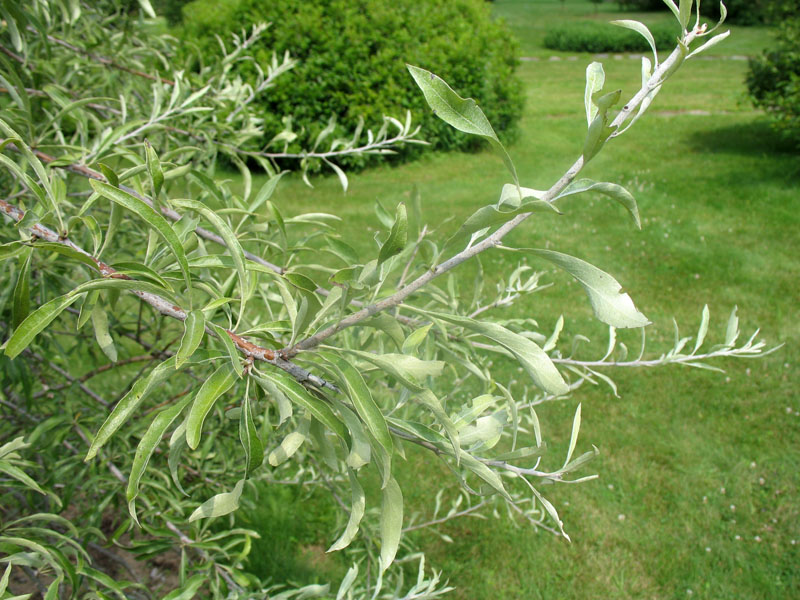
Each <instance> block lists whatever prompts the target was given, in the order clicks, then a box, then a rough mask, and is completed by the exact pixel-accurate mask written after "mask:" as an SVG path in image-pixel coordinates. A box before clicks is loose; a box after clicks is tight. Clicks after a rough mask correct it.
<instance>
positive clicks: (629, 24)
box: [610, 19, 658, 67]
mask: <svg viewBox="0 0 800 600" xmlns="http://www.w3.org/2000/svg"><path fill="white" fill-rule="evenodd" d="M610 23H611V24H612V25H617V26H618V27H624V28H625V29H630V30H631V31H635V32H636V33H638V34H639V35H641V36H642V37H643V38H644V39H646V40H647V43H648V44H650V48H652V50H653V60H654V62H655V65H656V67H658V50H656V41H655V40H654V39H653V34H652V33H650V30H649V29H648V28H647V26H646V25H645V24H644V23H640V22H639V21H632V20H629V19H620V20H619V21H610Z"/></svg>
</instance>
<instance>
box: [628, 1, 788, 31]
mask: <svg viewBox="0 0 800 600" xmlns="http://www.w3.org/2000/svg"><path fill="white" fill-rule="evenodd" d="M723 1H724V3H725V8H726V9H728V17H727V19H726V21H725V22H726V23H728V24H730V25H762V24H764V23H768V22H770V21H771V15H770V10H771V5H772V4H773V2H774V0H723ZM675 3H676V4H678V2H677V0H676V2H675ZM617 4H619V7H620V8H621V9H622V10H635V11H650V10H658V11H662V10H669V9H668V8H667V5H666V4H665V3H664V0H617ZM695 4H696V3H695ZM700 12H701V14H702V17H703V18H702V19H701V21H705V22H709V23H711V22H715V21H717V20H718V19H719V1H718V0H711V1H709V0H706V1H705V2H703V3H702V4H701V8H700ZM692 18H693V19H694V17H692ZM692 23H694V20H692Z"/></svg>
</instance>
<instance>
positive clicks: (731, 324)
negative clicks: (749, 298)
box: [725, 306, 739, 348]
mask: <svg viewBox="0 0 800 600" xmlns="http://www.w3.org/2000/svg"><path fill="white" fill-rule="evenodd" d="M736 309H737V307H736V306H734V307H733V310H732V311H731V316H730V317H729V318H728V327H727V329H726V331H725V345H726V346H728V347H729V348H730V347H732V346H733V345H734V344H735V343H736V338H738V337H739V317H737V316H736Z"/></svg>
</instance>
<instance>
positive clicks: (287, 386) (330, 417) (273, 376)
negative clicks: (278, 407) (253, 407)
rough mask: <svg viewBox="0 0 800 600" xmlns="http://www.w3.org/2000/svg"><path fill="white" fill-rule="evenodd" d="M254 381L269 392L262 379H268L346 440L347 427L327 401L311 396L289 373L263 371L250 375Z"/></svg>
mask: <svg viewBox="0 0 800 600" xmlns="http://www.w3.org/2000/svg"><path fill="white" fill-rule="evenodd" d="M252 376H253V377H254V378H255V380H256V382H257V383H259V385H261V386H262V387H264V388H265V389H266V391H267V392H268V393H269V387H268V386H267V385H265V383H264V380H267V381H269V382H270V383H272V384H273V385H274V386H275V387H277V388H278V390H280V391H281V392H282V393H283V394H285V395H286V397H287V398H289V400H290V401H292V402H294V403H295V404H299V405H300V406H302V407H303V408H304V409H306V410H307V411H309V412H310V413H311V414H312V415H313V416H314V417H315V418H316V419H318V420H319V421H320V422H322V424H323V425H325V426H326V427H327V428H328V429H330V430H331V431H333V432H334V433H335V434H336V435H338V436H339V437H340V438H342V439H343V440H345V441H347V440H348V439H349V436H348V434H347V429H346V428H345V426H344V425H343V424H342V422H341V421H340V420H339V419H338V418H337V417H336V415H334V414H333V411H332V410H331V409H330V406H328V404H327V403H325V402H324V401H322V400H320V399H319V398H317V397H316V396H313V395H312V394H311V392H309V391H308V390H307V389H306V388H304V387H303V386H302V385H300V384H299V383H297V381H295V380H294V378H293V377H292V376H291V375H288V374H287V373H284V372H282V371H277V370H272V369H271V370H269V371H264V372H263V373H259V374H258V375H252Z"/></svg>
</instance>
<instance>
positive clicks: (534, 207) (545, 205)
mask: <svg viewBox="0 0 800 600" xmlns="http://www.w3.org/2000/svg"><path fill="white" fill-rule="evenodd" d="M523 189H524V190H526V189H527V188H523ZM529 191H537V190H529ZM527 197H528V196H524V193H523V200H524V199H525V198H527ZM532 212H553V213H555V214H560V212H559V210H558V209H557V208H556V207H555V206H553V205H552V204H550V203H549V202H545V201H544V200H539V199H534V200H529V201H527V202H524V201H523V202H522V203H521V204H519V206H517V207H516V208H514V209H512V210H501V209H500V208H498V207H497V206H496V205H494V204H490V205H489V206H484V207H483V208H479V209H478V210H476V211H475V212H474V213H472V215H470V216H469V217H468V218H467V220H466V221H464V223H463V224H462V225H461V227H460V228H459V230H458V231H457V232H456V233H455V234H453V236H452V237H451V238H450V239H448V240H447V243H446V244H445V248H449V247H450V246H453V245H456V244H461V243H463V242H465V241H467V240H469V237H470V236H471V235H472V234H473V233H475V232H476V231H480V230H481V229H484V228H486V227H495V226H497V225H502V224H503V223H506V222H508V221H510V220H511V219H513V218H514V217H516V216H517V215H521V214H525V213H532Z"/></svg>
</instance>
